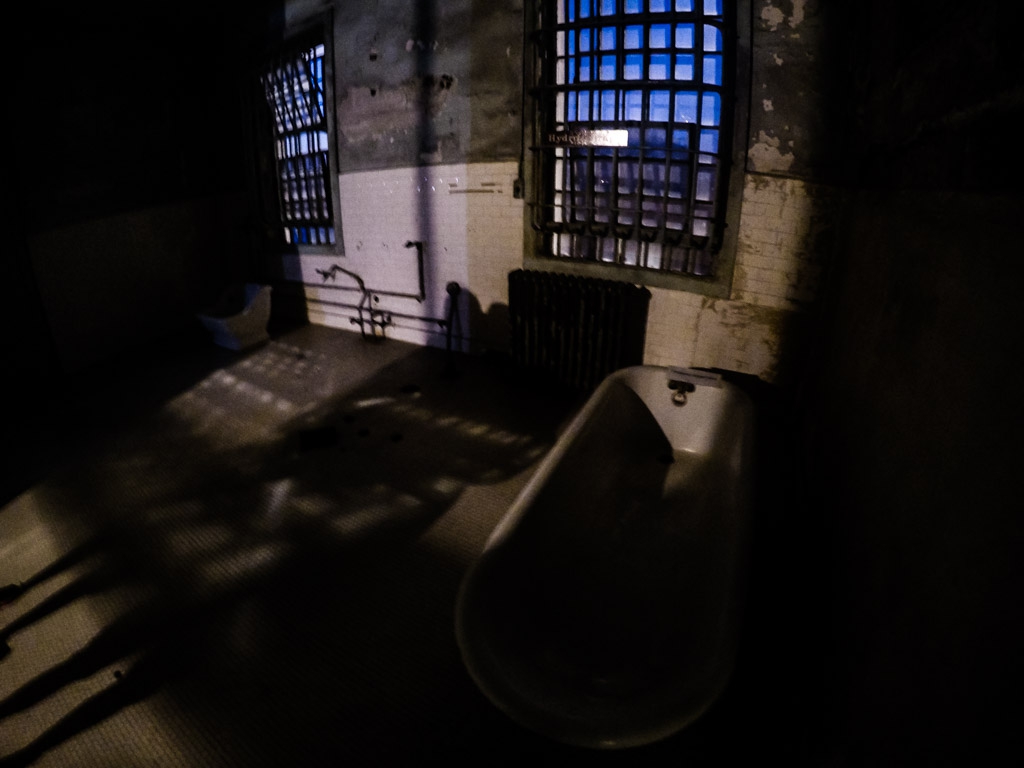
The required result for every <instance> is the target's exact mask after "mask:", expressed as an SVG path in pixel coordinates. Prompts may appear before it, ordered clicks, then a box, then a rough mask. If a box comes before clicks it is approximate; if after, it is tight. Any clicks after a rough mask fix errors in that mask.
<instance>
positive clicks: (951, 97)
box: [804, 1, 1024, 765]
mask: <svg viewBox="0 0 1024 768" xmlns="http://www.w3.org/2000/svg"><path fill="white" fill-rule="evenodd" d="M1008 7H1009V6H1005V5H1001V6H999V8H1008ZM958 10H959V8H958V7H957V6H954V5H953V4H951V3H944V4H943V3H940V4H935V3H922V2H902V3H899V4H896V6H895V7H894V6H893V4H891V3H883V2H880V1H879V2H873V3H867V4H858V7H856V8H854V7H852V6H851V7H850V8H849V9H847V10H846V11H845V12H844V13H843V14H842V17H840V14H838V13H837V14H836V16H837V18H836V19H835V20H834V21H835V23H836V25H835V28H834V29H832V30H830V33H829V34H830V35H832V41H833V44H834V46H835V49H836V50H842V51H845V52H846V54H845V55H846V56H847V65H846V66H845V67H839V68H838V69H837V79H836V81H835V83H834V87H836V88H842V89H844V91H845V92H847V93H849V94H850V95H851V98H850V101H849V103H848V104H847V105H846V107H845V109H846V110H847V114H848V116H849V121H850V123H849V130H850V133H851V138H852V142H851V144H850V147H851V149H852V150H853V151H854V152H855V159H856V162H855V164H854V165H853V166H852V168H853V170H854V171H855V173H856V177H855V179H854V181H855V183H854V184H853V185H852V189H851V193H850V200H849V203H848V204H847V206H846V210H845V214H844V216H843V218H842V220H841V221H840V222H839V232H840V235H839V237H838V239H837V242H838V243H839V247H838V250H837V253H836V262H835V268H834V270H833V273H832V275H831V280H830V283H829V286H828V290H827V291H826V294H825V296H824V297H823V308H824V310H823V313H822V316H821V318H820V327H819V334H820V335H819V339H818V345H817V348H816V351H815V358H814V368H813V370H814V371H815V374H814V377H813V382H812V384H811V386H809V387H808V389H807V392H806V397H807V400H806V401H805V402H804V407H805V411H804V412H805V415H806V418H807V422H806V423H807V426H808V431H807V440H806V444H805V462H806V466H807V468H808V479H809V480H810V481H811V487H812V489H813V493H812V497H811V506H810V509H809V511H808V516H812V515H813V516H818V515H820V516H823V517H824V520H825V522H826V524H827V526H828V529H829V530H830V531H831V535H830V538H829V539H828V540H821V539H808V540H807V541H806V548H805V552H808V553H810V555H813V557H810V556H809V559H808V561H807V562H808V565H809V566H810V567H809V569H808V579H810V580H815V579H818V578H821V577H823V576H828V577H830V580H829V581H828V584H830V586H829V587H827V588H826V589H825V590H823V591H822V592H821V594H820V600H819V601H818V603H817V605H818V606H819V607H820V609H821V611H820V615H819V619H820V626H821V627H822V631H823V636H824V637H827V638H828V639H827V642H826V643H824V645H823V648H822V649H821V653H822V657H821V658H820V659H818V660H817V661H816V663H817V664H818V666H819V669H821V670H822V671H821V675H820V678H819V679H818V681H817V682H818V683H819V685H820V688H819V689H818V693H819V695H820V698H821V705H822V706H820V707H815V708H814V709H815V711H816V712H818V714H819V715H820V719H819V720H817V721H816V722H817V726H818V727H817V731H818V733H819V736H818V737H817V739H818V747H819V748H820V749H821V750H823V751H824V753H825V755H824V757H827V760H828V762H829V764H839V765H860V764H868V765H920V764H928V765H962V764H968V763H979V764H980V763H986V764H999V762H998V760H997V759H996V756H997V755H999V754H1004V753H1003V752H1000V751H998V750H1003V749H1007V748H1010V746H1011V745H1014V746H1015V748H1016V751H1015V753H1016V754H1017V755H1019V754H1021V751H1020V747H1021V743H1020V736H1019V735H1018V734H1019V732H1020V730H1019V726H1018V725H1017V724H1016V723H1015V722H1013V716H1012V714H1011V713H1013V712H1018V713H1019V711H1020V701H1021V699H1020V693H1019V691H1020V689H1021V685H1022V684H1024V668H1022V663H1021V654H1020V648H1022V647H1024V608H1022V606H1024V603H1022V601H1021V600H1020V594H1021V587H1022V586H1024V571H1022V565H1021V558H1020V552H1021V544H1022V543H1024V519H1022V517H1021V515H1020V513H1019V512H1018V511H1017V509H1018V508H1019V506H1020V502H1019V499H1017V498H1016V497H1017V496H1018V495H1019V494H1018V486H1019V483H1018V482H1017V477H1018V476H1019V472H1020V469H1019V467H1020V459H1021V457H1022V451H1021V448H1020V441H1019V438H1018V436H1017V435H1016V431H1017V430H1018V428H1019V425H1020V424H1021V423H1024V419H1022V418H1021V417H1022V415H1024V414H1022V410H1024V409H1022V407H1021V399H1020V397H1019V393H1018V389H1019V387H1018V381H1017V378H1016V376H1015V369H1016V368H1017V367H1019V366H1018V365H1017V356H1018V355H1019V350H1021V349H1024V333H1022V330H1021V327H1022V324H1021V322H1020V318H1019V311H1020V310H1019V308H1020V307H1021V301H1020V295H1021V291H1022V286H1024V267H1022V265H1021V260H1020V258H1019V254H1020V252H1021V238H1022V235H1024V229H1022V222H1024V198H1022V195H1021V187H1020V183H1019V180H1020V178H1021V170H1022V169H1021V164H1020V162H1019V160H1018V154H1017V152H1016V150H1015V149H1014V145H1013V142H1011V141H1009V138H1010V132H1009V127H1010V126H1019V125H1021V123H1022V120H1024V87H1022V85H1021V84H1020V80H1019V77H1018V75H1016V74H1014V73H1019V72H1021V71H1024V62H1022V61H1021V46H1020V45H1019V44H1017V43H1015V42H1014V41H1012V40H1010V34H1011V30H1013V29H1016V28H1019V27H1018V25H1017V24H1016V23H1015V21H1014V19H1012V18H1011V16H1012V12H1011V11H1008V10H999V9H997V8H996V6H995V5H994V4H993V5H991V6H988V5H987V6H986V7H985V8H983V9H979V11H978V12H977V13H974V12H972V13H971V14H963V13H959V12H957V13H953V11H958ZM1005 754H1014V752H1012V751H1011V752H1007V753H1005Z"/></svg>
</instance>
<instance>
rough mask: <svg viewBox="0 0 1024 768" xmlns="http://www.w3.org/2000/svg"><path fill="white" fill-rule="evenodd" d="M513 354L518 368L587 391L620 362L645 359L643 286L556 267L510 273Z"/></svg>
mask: <svg viewBox="0 0 1024 768" xmlns="http://www.w3.org/2000/svg"><path fill="white" fill-rule="evenodd" d="M508 298H509V320H510V323H511V354H512V360H513V362H514V363H515V364H516V365H517V366H519V367H520V368H522V369H524V370H528V371H534V372H538V373H542V374H545V375H548V376H550V377H552V378H553V379H554V380H555V381H556V382H557V383H559V384H562V385H564V386H566V387H567V388H569V389H573V390H577V391H581V392H588V391H590V390H592V389H593V388H594V387H596V386H597V385H598V384H599V383H600V382H601V380H602V379H604V377H605V376H607V375H608V374H609V373H611V372H612V371H616V370H618V369H619V368H625V367H626V366H630V365H639V364H640V363H642V362H643V355H644V339H645V336H646V332H647V310H648V306H649V304H650V300H651V293H650V291H648V290H647V289H646V288H643V287H640V286H636V285H633V284H632V283H624V282H619V281H617V280H601V279H597V278H593V277H578V276H574V275H563V274H558V273H554V272H541V271H536V270H526V269H518V270H515V271H514V272H511V273H510V274H509V276H508Z"/></svg>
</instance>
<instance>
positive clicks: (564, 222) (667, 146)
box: [533, 0, 731, 275]
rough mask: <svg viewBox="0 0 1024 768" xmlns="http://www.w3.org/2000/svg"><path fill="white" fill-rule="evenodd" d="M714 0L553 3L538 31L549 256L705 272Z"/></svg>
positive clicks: (709, 238)
mask: <svg viewBox="0 0 1024 768" xmlns="http://www.w3.org/2000/svg"><path fill="white" fill-rule="evenodd" d="M724 5H725V3H724V2H723V0H557V2H554V3H545V4H542V7H541V11H540V13H541V16H540V29H539V31H538V34H537V36H536V37H535V40H536V45H537V55H538V60H539V64H540V66H539V82H538V83H537V84H536V88H535V89H534V95H535V98H536V99H537V101H538V111H539V115H540V120H539V121H538V126H537V127H538V130H539V134H538V135H537V136H535V142H534V146H533V150H534V151H535V152H536V153H538V160H539V167H540V169H541V172H540V174H539V175H538V178H539V183H540V185H541V188H540V189H538V190H535V194H534V200H533V204H534V208H533V217H534V218H533V225H534V227H535V228H537V229H539V230H540V231H542V232H543V233H544V235H545V236H544V241H545V246H544V247H545V251H546V253H547V255H550V256H556V257H563V258H569V259H582V260H590V261H602V262H609V263H614V264H621V265H626V266H634V267H641V268H647V269H654V270H660V271H667V272H677V273H685V274H691V275H710V274H712V273H713V271H714V259H713V256H714V253H715V252H716V251H717V250H718V248H719V247H720V245H721V238H722V229H723V216H722V214H723V212H724V206H723V204H722V201H723V200H724V191H725V190H724V187H725V179H726V170H727V169H726V168H725V160H726V159H727V149H726V147H727V144H728V140H727V138H728V137H727V136H723V131H724V127H725V126H726V125H728V124H729V120H728V114H727V113H728V111H729V110H728V103H729V99H728V98H727V93H728V89H729V87H730V83H729V79H728V77H727V72H728V70H729V67H728V65H727V58H728V56H729V51H727V50H725V48H726V41H727V40H729V39H731V38H730V34H729V18H728V16H727V14H726V12H725V10H726V9H725V8H724V7H723V6H724Z"/></svg>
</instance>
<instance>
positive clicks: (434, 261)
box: [285, 162, 523, 346]
mask: <svg viewBox="0 0 1024 768" xmlns="http://www.w3.org/2000/svg"><path fill="white" fill-rule="evenodd" d="M517 174H518V169H517V164H516V163H508V162H506V163H477V164H473V165H464V164H461V165H437V166H429V167H424V168H399V169H391V170H382V171H369V172H360V173H350V174H344V175H342V176H341V178H340V195H341V220H342V237H343V243H344V248H345V255H344V256H340V257H325V256H290V257H287V259H288V264H287V266H286V270H285V271H286V275H287V276H288V277H289V278H291V279H295V280H299V279H301V280H302V282H304V283H305V284H306V288H305V290H306V298H307V301H308V311H309V315H310V320H311V321H312V322H315V323H321V324H324V325H330V326H334V327H338V328H345V329H349V330H358V328H357V327H356V326H354V325H353V324H352V323H351V318H352V317H353V316H355V312H354V311H353V310H351V309H346V308H341V307H337V306H332V305H331V304H328V303H323V302H337V301H341V302H342V303H347V304H355V303H357V302H358V296H359V294H358V293H357V292H356V290H355V287H356V284H355V281H354V280H353V279H351V278H349V277H348V276H346V275H343V274H340V273H339V274H336V276H335V278H334V279H333V280H326V281H325V280H324V279H323V278H322V276H321V275H320V274H319V273H318V272H317V269H320V270H327V269H329V268H330V266H331V265H332V264H338V265H339V266H341V267H344V268H345V269H346V270H349V271H351V272H354V273H356V274H358V275H359V276H360V277H361V278H362V280H363V282H364V283H365V285H366V286H367V288H369V289H370V290H371V291H372V292H373V293H374V296H375V298H376V300H375V302H374V305H373V306H374V308H375V309H377V310H381V311H384V312H387V313H390V315H391V320H392V324H391V325H389V326H388V327H387V329H386V334H387V336H388V338H397V339H402V340H404V341H411V342H413V343H416V344H434V345H442V344H444V343H445V338H444V333H445V331H444V328H443V327H442V326H441V325H440V324H439V322H438V321H439V320H445V319H447V317H448V309H449V304H448V293H447V291H446V287H447V285H448V284H449V283H451V282H455V283H458V284H459V286H460V288H461V289H462V293H461V294H460V305H459V306H460V315H459V316H460V318H461V320H462V325H463V328H462V333H461V334H458V333H457V335H458V336H462V337H463V338H464V339H465V338H468V337H473V338H474V339H480V340H481V341H483V342H485V343H486V342H487V341H489V339H488V336H489V335H490V336H493V335H494V334H493V333H489V331H488V329H489V327H491V326H493V325H494V323H490V324H489V323H488V319H489V318H488V317H487V313H488V311H489V310H490V311H491V316H492V317H493V316H495V315H497V316H500V312H499V311H496V310H495V309H494V308H493V307H492V305H494V304H501V305H504V304H506V303H507V289H506V279H507V275H508V273H509V271H511V270H513V269H515V268H516V267H518V266H520V265H521V263H522V242H523V238H522V216H523V204H522V201H521V200H517V199H515V198H514V197H513V194H512V193H513V183H514V182H515V179H516V176H517ZM409 241H419V242H422V243H423V252H424V267H423V278H424V288H425V291H424V296H423V298H422V300H418V299H417V298H413V297H399V296H390V295H387V294H388V293H406V294H417V293H419V289H420V283H419V270H418V267H417V261H416V250H415V248H407V247H405V243H407V242H409ZM499 324H500V323H499ZM464 346H465V345H464Z"/></svg>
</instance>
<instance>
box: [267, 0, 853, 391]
mask: <svg viewBox="0 0 1024 768" xmlns="http://www.w3.org/2000/svg"><path fill="white" fill-rule="evenodd" d="M784 5H785V6H787V7H786V8H776V7H775V6H774V5H773V4H772V3H771V2H766V1H764V0H756V1H755V2H753V3H752V6H753V8H752V15H753V21H754V25H753V49H754V57H753V66H754V71H753V83H754V86H753V93H752V94H751V100H752V109H751V125H750V135H749V138H741V139H739V140H740V141H747V142H748V144H749V151H748V161H747V167H746V175H745V179H744V190H743V209H742V217H741V220H740V232H739V243H740V245H739V250H738V253H737V262H736V272H735V277H734V284H733V287H732V293H731V295H730V296H729V298H728V299H717V300H713V299H710V298H706V297H703V296H700V295H698V294H692V293H686V292H682V291H673V290H665V289H653V291H652V293H653V294H654V298H653V301H652V305H651V314H650V322H649V327H648V338H647V348H646V352H645V359H646V361H647V362H650V363H654V364H663V363H664V364H669V363H671V364H676V365H703V366H716V367H723V368H728V369H732V370H736V371H740V372H744V373H752V374H756V375H758V376H761V377H762V378H764V379H767V380H779V379H784V378H785V377H786V375H787V373H788V372H789V371H790V370H791V369H792V365H790V362H791V361H792V360H795V359H796V358H797V354H796V353H797V350H798V349H799V344H800V342H801V339H802V337H803V333H802V325H803V324H804V319H805V311H806V309H807V307H809V306H811V305H813V302H814V299H815V296H816V290H817V284H818V281H819V277H820V274H821V271H822V269H823V266H824V264H825V263H826V262H827V259H828V256H829V252H830V249H831V248H832V244H833V240H832V238H831V237H830V234H831V232H832V229H833V228H832V221H833V219H834V212H835V209H836V207H837V205H838V204H839V202H840V200H841V196H840V195H839V193H838V192H837V191H836V190H835V188H834V186H832V185H831V184H830V181H831V180H830V178H829V174H830V173H831V171H832V168H831V166H830V164H829V163H830V156H829V154H828V153H827V152H826V151H825V150H824V149H823V147H824V146H825V138H826V137H825V133H826V131H825V128H824V125H823V123H824V122H825V119H824V118H823V117H822V112H821V103H822V102H823V98H812V97H811V96H813V95H814V94H819V95H820V94H823V93H824V92H825V89H823V88H822V87H821V86H819V85H818V83H819V81H820V80H821V79H822V77H823V74H822V69H823V67H824V66H825V65H824V63H823V61H824V59H823V57H822V56H821V48H822V47H823V45H822V26H823V24H822V22H821V13H820V12H819V11H818V9H817V5H816V4H815V3H812V2H807V3H801V2H796V3H792V4H789V3H786V4H784ZM790 5H791V6H792V7H789V6H790ZM325 7H331V8H333V13H334V35H335V45H334V48H335V50H334V55H335V69H336V72H337V74H336V78H335V96H336V112H337V132H338V144H339V167H340V171H341V197H342V200H341V205H342V238H343V244H344V251H345V255H344V256H343V257H339V258H338V259H337V260H336V261H337V263H339V264H341V265H343V266H345V267H346V268H347V269H351V270H352V271H355V272H357V273H358V274H359V275H360V276H361V277H362V279H363V280H364V282H365V283H366V284H367V285H368V286H370V287H371V288H373V289H376V290H378V291H379V292H380V294H379V302H378V303H377V305H376V306H377V308H379V309H382V310H385V311H388V312H390V313H391V314H392V317H393V319H394V321H395V327H394V328H391V329H389V330H388V332H387V333H388V335H389V336H394V337H397V338H404V339H408V340H412V341H417V342H419V343H439V342H440V339H441V337H440V334H439V331H440V329H439V326H438V325H437V323H436V322H435V321H436V319H438V318H440V317H443V316H444V314H445V312H446V294H445V292H444V290H445V285H446V283H447V282H448V281H449V280H457V281H459V282H460V284H461V285H462V287H463V288H464V289H466V290H467V294H466V296H465V298H464V300H465V302H466V303H465V304H464V306H463V310H464V314H463V317H469V319H470V321H471V322H470V328H469V333H470V334H471V335H472V336H473V337H474V340H475V341H479V342H480V343H481V344H483V345H496V346H501V345H502V344H503V343H504V334H505V330H504V327H503V325H502V322H501V317H502V308H503V306H504V305H505V304H506V303H507V295H506V294H507V290H506V288H505V287H504V281H505V279H506V276H507V273H508V272H509V271H510V270H511V269H514V268H517V267H519V266H521V265H522V235H521V234H516V232H517V229H518V230H519V231H520V232H521V229H522V222H523V216H524V204H523V202H522V201H521V200H520V199H518V198H517V197H516V195H515V194H514V192H515V180H516V179H517V178H518V176H519V167H518V162H519V159H520V153H521V151H522V139H521V106H522V95H523V94H522V56H523V4H522V2H521V1H520V0H511V1H510V2H501V3H493V2H485V1H484V0H453V1H451V2H443V3H440V2H438V3H422V2H413V1H412V0H379V1H375V2H368V1H364V2H346V3H341V2H335V3H333V4H331V3H318V2H309V0H293V2H290V3H287V4H286V19H287V21H288V23H289V24H290V25H291V26H292V27H293V28H295V27H298V26H300V25H301V24H302V23H303V22H304V21H306V20H308V19H309V18H312V17H314V16H315V15H316V14H317V13H319V12H320V11H322V10H323V9H324V8H325ZM808 94H810V95H808ZM453 184H455V185H456V186H452V185H453ZM481 215H483V216H485V217H486V218H485V219H484V220H480V219H479V218H478V217H479V216H481ZM408 240H420V241H423V242H424V243H425V253H426V259H427V269H426V273H427V275H426V276H427V286H426V288H427V297H426V299H425V300H424V301H416V300H413V299H403V298H396V297H391V296H387V295H385V294H386V293H387V292H399V293H403V292H406V289H407V288H408V287H409V286H410V285H411V284H415V279H416V274H415V270H414V268H413V264H412V262H411V260H410V258H409V256H410V253H409V252H408V251H407V250H406V249H403V248H402V244H404V243H405V242H406V241H408ZM284 262H285V267H284V274H285V275H286V276H290V277H291V278H294V279H302V280H303V281H305V282H306V283H307V286H306V288H305V293H306V296H307V298H308V299H309V300H311V302H310V303H309V316H310V317H311V318H312V319H313V320H314V321H315V322H323V323H326V324H330V325H335V326H337V327H342V328H348V329H352V328H353V326H352V325H351V317H352V315H353V312H352V310H351V309H350V308H345V307H341V306H338V305H339V304H346V303H348V304H351V303H352V302H351V298H352V296H353V295H354V294H353V293H352V291H351V290H348V292H347V294H346V293H344V292H337V291H336V290H335V287H336V284H333V283H332V284H325V285H322V286H318V285H316V284H315V283H317V282H322V281H321V280H320V278H319V277H318V276H317V273H316V271H315V270H316V269H318V268H320V269H323V268H325V263H329V260H328V261H327V262H325V260H324V259H323V258H322V257H319V256H286V257H284ZM309 283H313V284H309ZM352 287H353V286H352V284H349V285H348V286H347V288H348V289H351V288H352ZM325 291H326V293H325ZM331 296H334V297H335V298H337V299H339V300H338V301H334V303H333V305H332V304H331V303H328V302H330V301H331V299H330V297H331ZM399 318H401V319H399Z"/></svg>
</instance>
